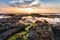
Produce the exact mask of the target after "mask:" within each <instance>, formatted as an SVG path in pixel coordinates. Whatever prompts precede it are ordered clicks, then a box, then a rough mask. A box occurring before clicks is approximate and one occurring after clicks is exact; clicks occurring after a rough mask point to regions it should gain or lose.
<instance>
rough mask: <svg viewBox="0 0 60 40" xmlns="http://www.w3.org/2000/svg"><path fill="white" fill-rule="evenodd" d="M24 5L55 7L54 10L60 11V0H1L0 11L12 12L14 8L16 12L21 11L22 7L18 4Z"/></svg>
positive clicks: (50, 8) (49, 8)
mask: <svg viewBox="0 0 60 40" xmlns="http://www.w3.org/2000/svg"><path fill="white" fill-rule="evenodd" d="M22 5H27V6H33V7H35V6H37V7H43V8H45V7H46V8H47V9H48V10H49V11H50V10H53V9H54V10H53V11H54V12H55V10H57V12H59V11H60V0H0V12H5V11H6V10H7V11H6V12H12V11H11V9H13V10H14V11H16V12H20V11H19V9H20V8H18V6H22ZM16 9H17V10H18V11H17V10H16ZM29 9H31V8H29ZM38 9H39V8H38ZM41 9H42V8H41ZM3 10H4V11H3ZM8 10H9V11H8ZM14 11H13V12H14Z"/></svg>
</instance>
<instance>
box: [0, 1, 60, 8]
mask: <svg viewBox="0 0 60 40" xmlns="http://www.w3.org/2000/svg"><path fill="white" fill-rule="evenodd" d="M12 1H15V2H17V1H18V2H19V1H20V0H0V3H5V4H8V3H11V2H12ZM24 1H26V0H24ZM27 1H30V0H27ZM31 1H34V0H31ZM40 2H42V4H48V5H50V6H52V5H53V6H57V7H59V6H60V5H59V4H60V0H40Z"/></svg>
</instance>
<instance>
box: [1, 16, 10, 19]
mask: <svg viewBox="0 0 60 40" xmlns="http://www.w3.org/2000/svg"><path fill="white" fill-rule="evenodd" d="M10 17H11V16H4V15H0V19H2V18H10Z"/></svg>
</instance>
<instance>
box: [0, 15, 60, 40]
mask: <svg viewBox="0 0 60 40" xmlns="http://www.w3.org/2000/svg"><path fill="white" fill-rule="evenodd" d="M6 16H11V17H10V18H2V19H0V40H8V38H9V37H11V36H12V35H14V34H16V33H18V32H20V31H22V30H24V29H25V27H27V26H29V25H27V26H26V25H24V24H22V23H20V22H19V20H21V17H22V16H24V15H22V16H21V15H6ZM35 24H36V25H35V26H34V27H32V28H30V29H29V31H28V40H60V25H56V26H54V25H51V24H49V23H48V22H47V21H46V20H43V21H36V22H35Z"/></svg>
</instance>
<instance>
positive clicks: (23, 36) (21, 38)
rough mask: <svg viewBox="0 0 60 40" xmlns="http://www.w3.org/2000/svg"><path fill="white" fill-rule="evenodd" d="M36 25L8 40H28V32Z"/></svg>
mask: <svg viewBox="0 0 60 40" xmlns="http://www.w3.org/2000/svg"><path fill="white" fill-rule="evenodd" d="M34 26H35V23H33V24H31V25H30V26H27V27H26V28H25V29H24V31H21V32H20V33H17V34H15V35H13V36H12V37H11V38H9V39H8V40H28V30H29V28H31V27H34Z"/></svg>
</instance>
